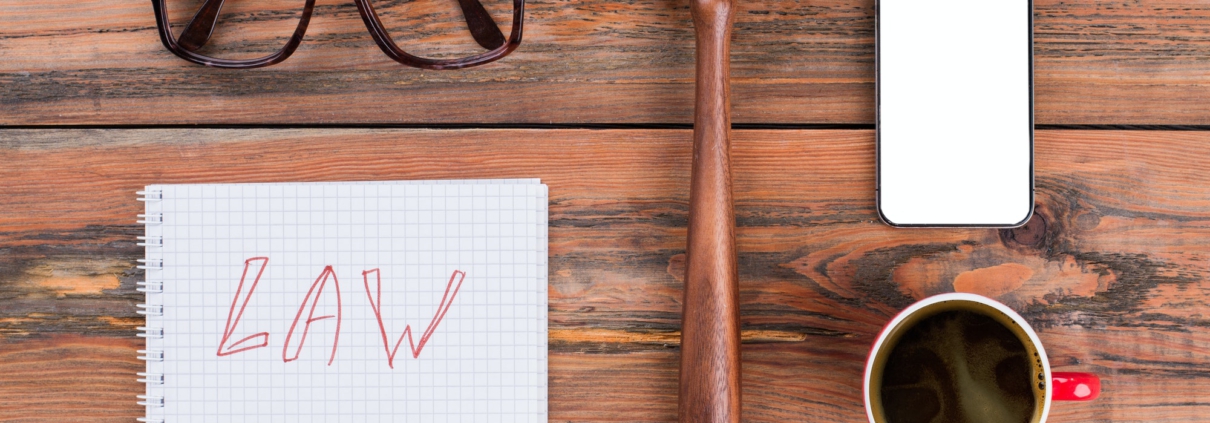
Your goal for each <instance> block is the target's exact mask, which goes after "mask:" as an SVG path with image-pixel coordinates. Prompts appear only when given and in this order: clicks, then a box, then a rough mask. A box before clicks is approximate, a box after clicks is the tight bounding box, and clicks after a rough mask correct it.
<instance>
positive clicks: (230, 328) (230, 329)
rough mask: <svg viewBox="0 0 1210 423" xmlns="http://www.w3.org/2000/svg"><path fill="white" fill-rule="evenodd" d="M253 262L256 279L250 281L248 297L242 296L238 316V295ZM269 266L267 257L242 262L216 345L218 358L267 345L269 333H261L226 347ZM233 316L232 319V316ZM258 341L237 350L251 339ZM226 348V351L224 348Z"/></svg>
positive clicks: (241, 290)
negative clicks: (242, 300) (240, 274)
mask: <svg viewBox="0 0 1210 423" xmlns="http://www.w3.org/2000/svg"><path fill="white" fill-rule="evenodd" d="M253 262H259V265H260V269H259V270H257V271H256V278H255V279H253V280H252V286H250V287H248V295H246V296H244V303H243V304H242V305H240V306H239V314H235V305H236V304H237V303H239V294H240V293H241V292H243V291H244V281H245V280H247V279H248V268H249V267H251V266H252V263H253ZM268 264H269V258H268V257H253V258H250V259H248V260H245V261H244V274H243V275H242V276H240V277H239V286H238V287H237V288H235V298H232V299H231V310H230V311H228V312H227V325H226V326H224V327H223V340H222V341H219V343H218V356H219V357H222V356H225V355H231V354H235V353H238V352H244V351H248V350H254V349H257V348H262V347H265V346H268V345H269V332H261V333H257V334H253V335H249V336H247V337H245V338H243V339H240V340H238V341H235V343H234V344H231V345H230V346H227V341H229V340H231V334H233V333H235V327H236V326H239V319H240V318H242V317H244V310H245V309H247V308H248V301H249V300H251V299H252V292H253V291H255V290H256V284H258V283H260V277H261V275H263V274H265V267H266V265H268ZM233 315H234V316H235V318H234V319H232V318H231V317H232V316H233ZM258 338H259V339H260V342H259V343H257V344H253V345H248V346H245V347H242V348H237V347H239V346H240V345H243V344H244V343H245V342H248V341H251V340H253V339H258ZM223 347H226V351H224V348H223Z"/></svg>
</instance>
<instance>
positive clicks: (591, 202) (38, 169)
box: [0, 129, 1210, 422]
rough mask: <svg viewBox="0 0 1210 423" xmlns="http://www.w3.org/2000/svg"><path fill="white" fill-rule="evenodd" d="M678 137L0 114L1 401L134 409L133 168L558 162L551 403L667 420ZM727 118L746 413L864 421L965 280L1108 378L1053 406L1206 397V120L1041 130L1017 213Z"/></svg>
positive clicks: (374, 174) (574, 411)
mask: <svg viewBox="0 0 1210 423" xmlns="http://www.w3.org/2000/svg"><path fill="white" fill-rule="evenodd" d="M690 136H691V134H690V132H689V131H681V130H667V131H623V130H600V131H588V130H575V131H573V130H557V131H555V130H535V131H529V130H476V131H472V130H466V131H434V130H353V129H348V130H293V129H280V130H163V129H160V130H3V131H0V162H3V163H5V164H6V165H5V166H4V167H0V198H3V199H4V203H3V204H4V206H3V207H0V299H3V301H4V306H3V307H0V339H2V341H0V355H2V356H3V358H4V359H3V360H0V363H4V364H3V365H4V366H6V367H4V369H0V370H3V371H0V421H5V422H8V421H46V420H47V419H48V418H45V417H43V416H52V418H53V420H56V421H73V420H78V421H85V420H88V421H96V420H103V419H106V418H109V417H113V418H114V419H117V417H118V416H122V417H123V419H126V418H128V417H131V416H134V415H137V414H138V413H139V412H140V411H139V409H138V407H137V406H135V404H134V396H133V395H134V392H135V391H137V390H138V389H139V387H138V385H136V384H135V382H134V379H135V376H134V372H135V371H137V369H138V368H139V366H138V364H139V363H138V362H136V361H135V360H134V358H133V357H134V356H135V353H134V350H135V349H136V348H137V347H138V345H139V344H140V343H139V342H138V341H134V339H135V338H134V337H133V336H134V332H135V329H134V328H135V327H136V326H138V325H139V324H141V322H142V320H141V319H140V318H139V316H138V315H136V314H135V312H134V311H135V308H134V304H135V303H137V302H138V301H139V300H140V298H141V296H139V295H138V293H137V292H135V291H134V281H136V280H138V279H139V278H140V277H141V274H140V273H139V272H138V271H137V270H136V269H135V268H134V265H135V262H134V260H135V259H136V258H138V257H141V251H140V250H139V249H138V248H137V247H136V246H134V244H133V243H134V239H133V238H134V235H136V234H137V233H139V227H138V226H136V225H135V224H134V223H133V220H134V215H135V214H136V213H138V211H139V210H140V206H141V204H140V203H138V202H136V201H134V198H135V195H134V191H135V190H137V189H139V188H140V187H141V186H142V185H144V184H148V183H151V182H163V183H171V182H236V181H241V182H246V181H319V180H365V179H412V178H468V177H476V178H478V177H540V178H542V179H543V181H544V182H545V183H547V184H549V185H550V195H551V197H550V198H551V208H550V212H551V220H550V254H551V256H550V269H551V270H550V278H551V279H550V280H551V287H550V327H551V334H550V345H551V359H550V411H551V414H550V416H551V419H552V420H556V421H614V422H631V421H673V420H675V419H676V416H677V405H676V392H677V383H676V380H677V363H678V360H679V348H678V340H679V338H680V331H679V328H680V313H681V295H682V280H683V277H684V271H685V256H684V248H685V236H686V224H687V210H688V204H689V202H688V184H686V183H685V181H686V180H687V179H688V178H689V173H690V152H691V144H690V142H689V139H690ZM733 137H734V139H733V151H732V160H733V169H734V172H735V174H734V195H735V202H736V208H735V212H736V218H737V221H738V229H737V247H738V250H739V256H738V264H739V275H740V304H741V325H742V327H741V328H742V333H741V336H742V338H743V341H744V343H745V345H744V347H743V375H742V385H743V398H744V408H743V418H744V420H746V421H761V422H763V421H768V422H784V421H828V422H832V421H841V422H861V421H864V420H863V419H864V414H863V413H864V412H863V409H862V403H861V382H860V381H861V373H862V370H863V365H864V359H865V354H866V352H867V350H868V347H869V345H870V343H871V342H873V340H874V337H875V336H876V335H877V333H878V330H879V329H880V328H881V327H882V325H883V324H885V323H886V322H887V321H888V320H889V319H890V318H891V316H892V315H893V314H894V313H895V312H896V311H897V310H899V309H901V308H903V307H905V306H906V305H907V304H909V303H910V302H912V301H914V300H916V299H919V298H922V297H923V296H927V295H932V294H936V293H941V292H951V291H954V290H957V289H959V288H960V289H962V290H966V291H974V292H980V293H984V294H988V295H993V296H995V297H996V298H997V299H999V300H1000V301H1003V302H1005V303H1007V304H1009V305H1010V306H1012V307H1013V308H1014V309H1016V310H1017V311H1018V312H1020V313H1022V315H1024V316H1025V317H1026V319H1027V320H1029V321H1030V322H1031V324H1032V325H1033V326H1034V327H1035V328H1036V329H1037V330H1038V332H1039V335H1040V337H1041V339H1042V341H1043V343H1044V345H1045V346H1046V349H1047V352H1048V354H1049V355H1050V357H1051V361H1052V365H1053V366H1054V368H1055V370H1057V371H1092V372H1096V373H1099V374H1100V375H1101V376H1102V377H1103V381H1104V393H1103V395H1102V397H1101V398H1100V399H1098V400H1096V401H1093V402H1089V403H1079V404H1075V403H1061V404H1056V405H1055V406H1054V407H1053V410H1052V414H1053V417H1052V420H1051V421H1054V422H1067V421H1149V422H1188V421H1197V420H1200V419H1202V418H1203V417H1204V416H1205V415H1207V413H1208V412H1210V403H1208V402H1207V401H1206V394H1205V393H1206V392H1210V371H1208V370H1207V369H1206V366H1205V363H1207V362H1210V317H1207V316H1210V313H1207V310H1208V309H1210V304H1207V298H1210V278H1208V276H1210V265H1208V264H1207V263H1210V262H1208V261H1207V259H1208V258H1210V173H1207V172H1205V169H1206V168H1210V154H1206V152H1205V150H1204V146H1205V145H1206V144H1207V143H1208V142H1210V134H1208V133H1205V132H1162V131H1141V132H1131V131H1108V132H1106V131H1038V133H1037V187H1038V192H1039V194H1038V212H1037V216H1038V219H1035V221H1032V222H1031V223H1030V225H1029V226H1028V227H1027V228H1022V229H1017V230H1012V231H996V230H989V229H964V230H941V229H920V230H896V229H892V228H888V227H886V226H885V225H882V224H881V223H879V222H878V219H877V215H876V214H875V212H874V203H873V186H874V185H873V184H874V179H873V178H874V172H873V166H874V162H873V160H874V142H873V133H872V132H871V131H798V130H793V131H791V130H784V131H735V132H734V133H733ZM1022 267H1024V269H1022ZM971 275H976V276H980V277H986V278H987V280H988V281H992V282H995V283H986V284H980V283H968V282H966V281H968V280H969V278H971V277H972V276H971ZM49 363H54V365H53V366H52V365H50V364H49ZM31 366H32V367H31ZM38 366H42V367H38ZM31 368H32V369H38V370H36V371H34V370H29V369H31ZM31 371H33V372H34V373H38V374H39V375H40V376H41V377H39V378H34V377H30V375H29V372H31ZM23 372H24V373H23ZM92 374H104V375H106V376H104V377H103V381H102V380H99V379H94V377H93V376H91V375H92ZM81 375H84V376H81ZM64 393H72V394H73V395H72V396H71V397H69V398H65V394H64ZM125 421H129V420H128V419H126V420H125Z"/></svg>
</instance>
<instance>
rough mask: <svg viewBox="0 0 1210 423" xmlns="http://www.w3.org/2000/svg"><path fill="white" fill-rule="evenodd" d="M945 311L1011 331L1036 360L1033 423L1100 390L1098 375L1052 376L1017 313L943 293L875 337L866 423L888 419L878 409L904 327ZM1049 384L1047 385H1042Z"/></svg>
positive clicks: (868, 375) (911, 308) (868, 369)
mask: <svg viewBox="0 0 1210 423" xmlns="http://www.w3.org/2000/svg"><path fill="white" fill-rule="evenodd" d="M945 311H971V312H975V313H977V314H981V315H984V316H988V317H991V318H992V319H994V320H995V321H996V322H998V323H1000V324H1002V325H1003V326H1004V327H1005V328H1007V329H1008V330H1009V331H1011V332H1012V333H1013V334H1014V335H1016V336H1017V338H1018V339H1019V340H1020V341H1021V343H1022V344H1024V346H1025V348H1026V351H1027V352H1032V353H1034V355H1036V356H1037V357H1038V359H1037V360H1036V361H1035V363H1034V366H1035V368H1034V369H1031V372H1030V377H1031V379H1032V375H1033V374H1034V371H1036V372H1037V374H1038V379H1040V381H1039V383H1038V384H1037V385H1036V386H1033V387H1032V389H1033V391H1034V398H1035V402H1034V403H1035V404H1040V407H1035V410H1034V411H1033V416H1032V418H1031V419H1030V422H1031V423H1043V422H1045V421H1046V417H1047V415H1048V414H1049V413H1050V404H1051V401H1052V400H1058V401H1088V400H1092V399H1095V398H1096V397H1097V396H1098V395H1099V394H1100V392H1101V382H1100V379H1099V378H1097V376H1096V375H1094V374H1090V373H1067V372H1060V373H1052V372H1051V371H1050V362H1049V361H1048V360H1047V358H1046V351H1045V350H1043V348H1042V342H1041V341H1040V340H1039V339H1038V334H1037V333H1035V332H1034V330H1033V328H1031V327H1030V326H1029V323H1028V322H1026V321H1025V319H1024V318H1022V317H1021V315H1019V314H1017V313H1016V312H1014V311H1013V310H1012V309H1010V308H1008V306H1005V305H1004V304H1001V303H999V302H997V301H995V300H992V299H990V298H987V297H983V296H980V295H975V294H962V293H952V294H941V295H936V296H932V297H929V298H925V299H923V300H921V301H919V302H916V303H915V304H912V305H911V306H909V307H908V308H906V309H904V310H903V311H902V312H900V313H899V314H898V315H897V316H895V318H894V319H891V322H890V323H887V325H886V327H884V328H883V329H882V333H880V334H879V335H878V339H877V340H876V341H874V346H873V347H872V348H870V354H869V358H868V359H867V360H866V367H865V378H864V379H865V381H864V388H865V389H864V390H863V395H864V399H865V410H866V417H867V418H868V419H869V421H870V423H887V422H888V421H889V420H888V416H887V415H886V413H885V410H884V409H883V406H882V396H881V389H882V388H881V383H882V376H883V371H884V370H885V367H886V364H887V358H888V357H889V356H890V355H891V352H892V350H893V349H894V347H895V345H897V344H898V341H899V339H900V337H902V335H903V334H904V333H905V332H907V329H909V328H911V327H914V326H915V325H916V324H918V323H920V322H921V321H923V320H924V319H926V318H928V317H930V316H933V315H936V314H937V313H940V312H945ZM1044 381H1050V383H1049V384H1047V383H1041V382H1044Z"/></svg>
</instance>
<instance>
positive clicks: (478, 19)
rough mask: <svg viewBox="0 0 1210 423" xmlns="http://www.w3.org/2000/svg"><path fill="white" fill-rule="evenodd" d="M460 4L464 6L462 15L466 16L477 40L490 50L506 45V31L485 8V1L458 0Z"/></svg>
mask: <svg viewBox="0 0 1210 423" xmlns="http://www.w3.org/2000/svg"><path fill="white" fill-rule="evenodd" d="M458 5H459V6H462V16H463V17H465V18H466V27H467V28H468V29H470V30H471V36H472V37H475V42H477V43H479V45H480V46H483V48H485V49H488V50H495V49H496V48H498V47H500V46H502V45H504V42H505V41H506V40H505V39H504V33H502V32H500V26H498V25H496V21H495V20H494V19H492V15H491V14H490V13H487V9H484V8H483V3H480V2H479V0H458Z"/></svg>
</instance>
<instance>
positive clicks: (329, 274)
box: [281, 266, 341, 366]
mask: <svg viewBox="0 0 1210 423" xmlns="http://www.w3.org/2000/svg"><path fill="white" fill-rule="evenodd" d="M328 279H332V286H333V287H335V289H336V316H332V315H327V316H320V317H315V307H316V306H318V305H319V297H321V296H323V293H324V287H326V286H328ZM317 289H318V290H317ZM311 294H315V299H314V300H312V301H311V312H310V313H308V314H307V321H306V325H305V326H303V332H302V338H300V339H299V340H298V348H297V349H295V350H294V356H293V357H287V356H286V354H287V353H288V352H289V351H290V337H292V336H294V328H296V327H298V319H299V318H301V317H302V313H303V309H305V308H307V300H309V299H311ZM340 315H341V311H340V281H338V280H336V271H334V270H332V266H327V267H324V271H323V272H321V273H320V274H319V277H318V278H315V282H313V283H311V290H310V291H307V296H306V298H303V301H302V304H299V305H298V314H296V315H295V316H294V323H291V324H290V331H289V332H286V344H285V345H282V348H281V359H282V361H283V362H286V363H289V362H291V361H294V360H298V354H299V353H301V352H302V348H303V344H304V343H306V342H307V333H308V332H310V331H311V323H313V322H316V321H319V320H324V319H331V318H332V317H336V333H335V334H334V335H333V336H332V355H331V356H330V357H329V358H328V365H329V366H331V365H332V360H335V359H336V345H337V343H339V342H340Z"/></svg>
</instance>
